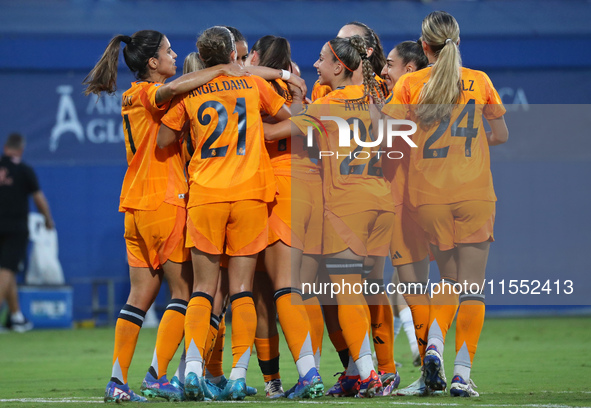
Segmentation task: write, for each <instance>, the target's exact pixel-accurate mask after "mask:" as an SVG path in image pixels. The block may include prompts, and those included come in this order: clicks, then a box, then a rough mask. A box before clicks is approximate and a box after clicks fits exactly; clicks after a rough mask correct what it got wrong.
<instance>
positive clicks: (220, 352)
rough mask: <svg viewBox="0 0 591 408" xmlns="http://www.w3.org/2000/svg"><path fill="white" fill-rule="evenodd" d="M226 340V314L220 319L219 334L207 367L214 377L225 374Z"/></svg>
mask: <svg viewBox="0 0 591 408" xmlns="http://www.w3.org/2000/svg"><path fill="white" fill-rule="evenodd" d="M225 342H226V316H222V320H221V321H220V328H219V330H218V335H217V337H216V339H215V343H214V346H213V350H212V352H211V355H210V357H209V360H207V364H206V365H205V368H206V369H207V371H209V373H210V374H211V376H212V377H219V376H221V375H224V369H223V362H224V344H225Z"/></svg>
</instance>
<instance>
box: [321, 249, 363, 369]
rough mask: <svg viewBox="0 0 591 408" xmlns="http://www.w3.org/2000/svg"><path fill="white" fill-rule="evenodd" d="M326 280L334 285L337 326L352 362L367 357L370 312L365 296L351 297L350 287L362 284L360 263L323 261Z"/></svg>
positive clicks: (353, 294) (334, 259)
mask: <svg viewBox="0 0 591 408" xmlns="http://www.w3.org/2000/svg"><path fill="white" fill-rule="evenodd" d="M325 262H326V268H327V270H329V272H330V274H329V277H330V280H331V282H332V283H336V284H338V285H339V286H340V287H341V288H340V293H339V294H337V302H338V304H339V313H338V314H339V324H340V326H341V329H342V330H343V337H344V338H345V342H346V343H347V347H348V348H349V353H350V355H351V357H352V358H353V361H357V360H358V359H359V358H360V357H364V356H366V355H371V345H370V343H369V342H370V340H369V338H370V333H369V330H370V313H369V308H368V307H367V303H366V302H365V297H364V296H363V295H362V294H359V295H357V294H355V292H354V290H353V289H354V288H355V287H357V286H358V285H362V279H361V272H362V271H363V263H362V262H360V261H352V260H348V259H338V258H332V259H326V260H325Z"/></svg>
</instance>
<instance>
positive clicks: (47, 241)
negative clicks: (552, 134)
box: [25, 213, 65, 285]
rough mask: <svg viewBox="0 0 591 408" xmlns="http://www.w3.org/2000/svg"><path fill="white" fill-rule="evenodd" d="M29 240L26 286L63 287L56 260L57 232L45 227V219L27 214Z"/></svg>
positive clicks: (59, 266)
mask: <svg viewBox="0 0 591 408" xmlns="http://www.w3.org/2000/svg"><path fill="white" fill-rule="evenodd" d="M29 239H30V240H31V242H32V243H33V247H32V249H31V254H30V256H29V265H28V267H27V273H26V279H25V281H26V283H27V285H63V284H64V283H65V280H64V271H63V269H62V265H61V264H60V261H59V259H58V243H57V231H56V230H55V228H54V229H52V230H48V229H47V228H46V227H45V217H43V215H41V214H38V213H29Z"/></svg>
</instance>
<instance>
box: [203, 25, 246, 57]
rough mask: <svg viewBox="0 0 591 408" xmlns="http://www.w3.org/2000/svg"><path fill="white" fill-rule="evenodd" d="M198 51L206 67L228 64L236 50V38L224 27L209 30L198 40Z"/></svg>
mask: <svg viewBox="0 0 591 408" xmlns="http://www.w3.org/2000/svg"><path fill="white" fill-rule="evenodd" d="M197 49H198V50H199V56H200V57H201V60H202V61H203V63H204V64H205V67H213V66H214V65H218V64H228V63H229V62H230V54H231V53H232V51H234V50H235V49H236V46H235V44H234V36H233V35H232V32H231V31H230V30H229V29H228V28H226V27H223V26H215V27H211V28H208V29H207V30H205V31H204V32H203V33H201V35H200V36H199V38H198V39H197Z"/></svg>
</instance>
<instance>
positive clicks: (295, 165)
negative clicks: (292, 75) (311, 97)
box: [266, 79, 320, 178]
mask: <svg viewBox="0 0 591 408" xmlns="http://www.w3.org/2000/svg"><path fill="white" fill-rule="evenodd" d="M273 82H275V83H276V86H275V87H274V88H275V91H276V92H277V93H278V94H279V95H280V96H282V97H283V98H284V99H285V104H286V105H287V106H291V103H292V102H293V97H292V96H291V93H290V92H289V88H288V87H287V84H286V83H285V82H283V81H282V80H280V79H276V80H274V81H273ZM266 146H267V151H268V152H269V157H270V158H271V164H272V166H273V171H274V173H275V175H276V176H286V177H290V176H293V177H299V178H310V177H314V178H315V177H318V176H319V174H320V171H319V168H318V165H317V164H316V163H314V162H312V161H311V160H310V156H309V154H308V150H307V148H306V147H305V145H304V139H303V138H301V137H294V138H291V137H288V138H285V139H281V140H275V141H272V142H266ZM292 146H293V150H292Z"/></svg>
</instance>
